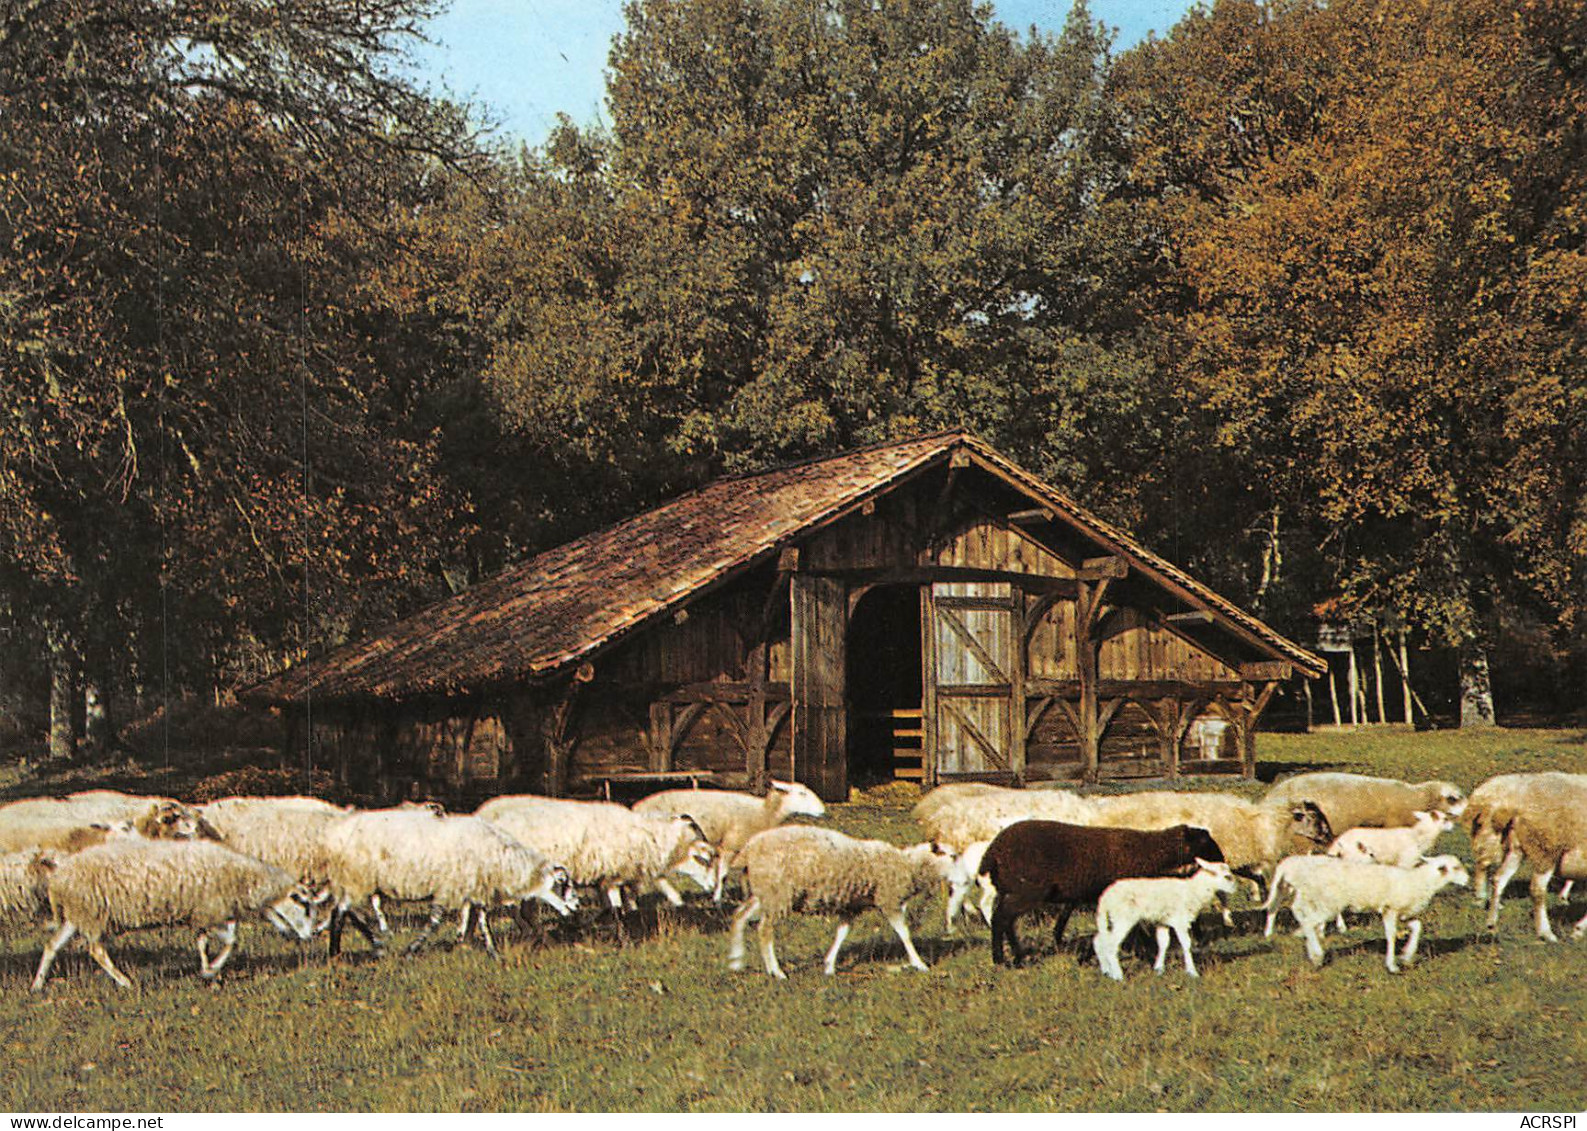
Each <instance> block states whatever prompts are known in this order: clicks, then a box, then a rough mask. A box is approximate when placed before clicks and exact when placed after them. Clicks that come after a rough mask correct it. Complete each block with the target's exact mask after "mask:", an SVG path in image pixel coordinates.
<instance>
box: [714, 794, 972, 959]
mask: <svg viewBox="0 0 1587 1131" xmlns="http://www.w3.org/2000/svg"><path fill="white" fill-rule="evenodd" d="M739 857H740V862H741V863H742V865H743V867H744V869H745V886H746V888H747V890H748V894H747V895H746V897H745V899H744V903H743V904H742V906H740V907H739V909H738V912H737V913H736V914H735V915H734V916H733V926H732V933H731V939H730V941H729V944H728V952H727V965H728V969H730V970H742V969H743V968H744V931H745V928H747V927H748V926H749V924H750V923H752V922H755V921H757V920H758V921H759V923H760V928H759V934H760V953H761V961H762V962H763V963H764V964H765V967H766V973H768V974H770V975H771V976H772V977H773V978H785V977H787V975H786V974H784V973H783V971H782V967H781V966H780V965H778V963H777V950H776V938H775V935H776V930H777V924H778V923H779V922H780V921H781V920H783V919H785V918H787V917H788V916H789V915H791V914H793V913H794V912H796V911H806V912H817V913H828V914H834V915H836V916H837V917H838V929H837V935H836V937H834V938H833V940H832V946H831V949H829V950H828V951H827V954H826V961H825V964H824V967H823V968H824V969H825V971H826V972H827V973H828V974H835V973H836V972H837V964H838V952H839V951H840V950H841V949H842V947H843V940H844V939H846V938H847V937H848V934H849V930H850V928H851V927H852V926H853V924H854V919H855V917H856V916H857V915H858V914H859V913H860V912H861V911H864V910H865V909H866V908H870V907H874V908H876V909H877V910H879V911H881V913H882V914H883V915H884V916H885V917H886V918H887V922H888V924H889V925H890V926H891V927H892V928H893V930H894V932H895V933H896V934H897V935H898V938H899V939H900V941H902V942H903V944H904V953H905V954H906V955H908V956H909V964H910V965H911V966H912V967H914V968H915V969H916V970H924V969H926V964H925V962H923V961H921V958H920V955H919V954H918V953H916V951H915V944H914V942H913V941H911V939H910V937H909V922H908V920H907V919H906V918H905V908H906V906H907V905H908V903H909V901H910V900H911V899H913V898H914V897H915V896H917V895H921V894H923V893H925V892H928V891H930V890H931V889H932V888H933V887H935V886H936V885H937V884H939V883H941V882H942V880H943V879H944V878H945V877H946V876H947V873H948V869H949V867H950V866H951V865H952V863H953V857H952V856H951V855H950V854H948V853H947V852H946V851H944V850H943V849H942V848H941V847H940V846H938V845H935V844H917V845H914V846H912V847H910V848H899V847H897V846H896V845H892V844H888V843H887V842H885V841H880V840H856V839H855V838H854V837H850V836H845V835H843V834H842V833H839V832H833V831H832V830H830V829H822V828H814V827H811V826H808V825H788V826H784V827H782V828H775V829H767V830H766V831H765V832H762V833H757V834H756V835H755V836H753V837H751V838H750V840H749V843H748V844H746V845H745V846H744V847H743V849H742V850H741V851H740V853H739Z"/></svg>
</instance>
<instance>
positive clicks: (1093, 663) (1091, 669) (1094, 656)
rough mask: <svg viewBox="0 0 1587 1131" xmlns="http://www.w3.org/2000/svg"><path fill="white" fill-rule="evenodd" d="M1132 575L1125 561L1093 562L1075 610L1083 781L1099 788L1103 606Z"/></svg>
mask: <svg viewBox="0 0 1587 1131" xmlns="http://www.w3.org/2000/svg"><path fill="white" fill-rule="evenodd" d="M1128 573H1129V564H1128V563H1127V562H1125V561H1124V559H1123V558H1113V557H1109V558H1089V559H1087V560H1086V561H1085V563H1084V565H1083V568H1082V569H1081V570H1080V573H1079V581H1080V594H1079V599H1078V600H1077V602H1076V606H1075V656H1076V658H1077V660H1078V662H1079V669H1080V758H1081V764H1082V771H1081V772H1082V776H1083V779H1084V780H1085V781H1086V782H1088V783H1092V784H1095V782H1096V780H1097V778H1098V777H1099V776H1100V775H1101V768H1102V719H1101V718H1100V714H1101V711H1100V706H1101V704H1100V697H1099V694H1098V686H1097V685H1098V683H1099V681H1100V674H1099V668H1100V661H1101V654H1102V641H1101V639H1100V637H1099V635H1098V633H1097V626H1098V622H1100V621H1101V619H1102V608H1103V602H1104V600H1105V599H1106V597H1107V594H1108V587H1109V586H1110V585H1111V584H1112V583H1113V581H1114V579H1115V578H1120V577H1124V576H1125V575H1126V574H1128Z"/></svg>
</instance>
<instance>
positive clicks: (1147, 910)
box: [1091, 860, 1239, 982]
mask: <svg viewBox="0 0 1587 1131" xmlns="http://www.w3.org/2000/svg"><path fill="white" fill-rule="evenodd" d="M1238 883H1239V880H1238V878H1237V877H1236V876H1235V874H1234V873H1233V872H1232V871H1231V870H1230V869H1229V866H1228V865H1227V864H1222V863H1218V862H1217V861H1212V860H1197V861H1196V871H1195V873H1194V874H1192V875H1190V876H1183V877H1180V876H1163V877H1155V878H1150V879H1132V880H1118V881H1115V882H1114V883H1112V884H1110V885H1109V886H1108V889H1107V890H1106V891H1104V892H1103V893H1102V895H1101V897H1100V898H1099V899H1098V900H1097V933H1096V934H1095V935H1094V936H1093V937H1092V939H1091V948H1092V950H1093V951H1095V952H1096V956H1097V965H1098V967H1099V968H1100V969H1101V970H1102V973H1104V974H1106V975H1107V976H1108V977H1109V978H1112V979H1113V980H1114V981H1117V982H1122V981H1123V980H1124V967H1123V966H1122V965H1120V963H1119V946H1120V944H1121V943H1123V942H1124V936H1126V935H1128V934H1129V933H1130V931H1131V929H1133V928H1134V926H1135V925H1136V924H1137V923H1151V924H1154V925H1155V926H1156V927H1157V961H1156V962H1154V963H1153V964H1152V969H1153V970H1154V971H1156V972H1157V973H1159V974H1161V973H1162V972H1163V964H1164V962H1165V961H1166V960H1167V958H1168V932H1169V929H1170V928H1172V929H1173V932H1174V935H1175V936H1176V937H1177V938H1178V939H1179V949H1180V950H1181V951H1183V952H1184V955H1185V973H1187V974H1189V975H1190V976H1191V977H1192V978H1195V977H1199V975H1198V974H1197V973H1196V961H1195V959H1194V958H1192V957H1191V954H1190V926H1191V924H1192V923H1194V922H1195V921H1196V916H1197V915H1199V914H1201V912H1202V911H1203V910H1205V909H1206V907H1207V906H1208V905H1209V904H1211V903H1212V901H1213V900H1214V899H1216V898H1217V897H1218V896H1219V895H1230V894H1232V893H1233V892H1234V889H1235V887H1236V886H1237V885H1238Z"/></svg>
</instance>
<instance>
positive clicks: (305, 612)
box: [0, 0, 475, 753]
mask: <svg viewBox="0 0 1587 1131" xmlns="http://www.w3.org/2000/svg"><path fill="white" fill-rule="evenodd" d="M429 11H430V5H429V4H427V3H424V2H422V0H375V2H373V3H366V4H360V5H356V6H348V5H344V4H341V3H337V2H334V0H294V2H290V3H287V4H281V5H272V6H260V5H254V4H246V3H241V2H230V0H223V2H221V3H197V2H186V0H179V2H177V3H174V4H173V3H156V2H153V0H99V2H89V0H57V2H53V3H51V2H45V0H13V2H12V3H10V4H7V5H3V6H0V116H3V118H4V120H5V121H6V124H7V128H6V130H5V131H4V132H3V134H0V242H3V244H4V246H5V247H6V248H7V250H8V255H7V257H6V259H5V268H4V274H3V275H0V374H3V377H0V488H3V490H0V561H4V562H5V563H6V564H5V565H4V566H3V567H0V588H3V591H4V593H5V594H6V596H7V597H8V598H9V600H7V601H6V602H5V606H6V607H7V608H8V610H10V615H11V616H12V617H14V618H17V619H18V620H21V621H23V622H24V623H23V624H21V625H20V626H19V627H20V629H21V630H22V631H23V632H24V633H26V634H28V635H29V638H30V639H32V640H33V641H34V642H35V644H36V646H42V645H43V644H44V643H45V641H46V640H48V641H49V642H50V643H51V648H52V652H53V653H54V655H55V656H56V657H57V662H56V668H57V670H58V673H59V674H58V680H57V683H58V688H59V689H60V690H62V691H63V692H64V690H65V688H66V681H67V680H68V679H69V678H71V677H73V676H74V675H75V672H74V670H73V669H75V668H76V667H77V666H78V665H79V664H81V665H82V666H84V667H85V668H86V670H87V673H88V677H89V680H90V682H91V683H92V684H94V685H97V687H98V691H99V694H100V697H101V699H103V698H105V697H108V695H109V693H110V691H111V690H112V687H114V688H115V689H118V690H121V691H127V690H133V689H135V688H136V687H137V686H139V685H143V686H145V687H147V686H150V685H152V684H153V683H155V682H156V681H159V682H164V681H165V679H166V677H167V674H168V675H169V678H170V680H171V682H173V683H174V684H175V685H176V686H177V687H178V688H193V687H196V688H208V687H210V686H213V685H214V683H215V681H216V680H217V679H218V678H222V676H221V673H223V672H230V673H231V674H230V676H228V677H225V678H237V677H238V676H239V675H240V674H242V673H243V672H244V671H245V669H243V668H240V667H239V665H240V664H243V663H244V662H247V663H252V664H258V663H259V662H260V661H261V660H262V659H264V658H266V657H268V656H271V655H279V654H281V653H282V652H284V651H287V652H290V651H292V650H301V649H303V648H305V647H307V646H309V644H310V642H311V641H314V640H322V639H324V638H326V637H327V636H330V635H332V634H334V633H337V632H342V631H347V630H348V629H350V628H351V627H352V626H353V625H354V624H356V623H358V620H359V618H360V617H362V616H366V615H380V614H379V611H378V610H380V609H382V608H384V609H387V610H389V607H390V602H391V601H392V600H393V599H397V598H398V597H399V595H400V594H401V593H402V592H403V591H404V590H406V589H412V588H414V587H415V585H416V584H425V583H430V582H429V579H419V578H416V577H415V576H414V574H415V573H416V572H417V571H418V570H420V569H421V568H422V563H428V562H433V561H435V560H436V559H437V558H439V557H441V556H442V555H441V554H440V552H439V550H438V547H437V545H436V539H437V538H438V536H439V535H440V534H441V532H442V529H443V527H444V525H445V523H444V521H443V519H444V516H445V515H446V514H447V513H448V511H449V509H450V505H451V504H450V502H449V500H448V499H447V498H446V497H445V492H443V490H442V488H441V485H440V483H439V482H438V480H437V478H436V476H435V474H434V464H435V459H436V455H435V451H434V445H435V441H434V437H432V436H427V435H423V434H415V433H413V432H412V431H410V430H409V425H408V418H409V415H410V410H411V407H412V405H413V403H414V402H415V400H416V399H417V398H419V397H420V396H421V395H422V392H423V382H424V377H423V371H422V359H421V360H418V361H415V362H413V363H410V368H407V369H403V368H401V367H398V368H396V369H395V370H393V369H391V368H387V364H388V363H389V362H390V361H391V358H389V357H388V356H383V355H382V351H381V346H380V339H381V335H382V330H383V329H384V328H386V327H387V326H389V321H387V322H384V323H383V322H382V321H381V320H382V319H384V318H386V317H387V316H386V315H384V314H383V313H382V312H380V311H379V310H375V309H372V308H371V307H370V305H369V304H368V303H363V304H362V305H360V292H359V288H358V286H357V284H356V281H355V280H356V278H357V275H358V273H359V272H360V271H361V270H363V269H364V266H365V264H366V262H367V260H368V258H369V257H370V256H380V255H389V254H391V253H392V247H391V246H390V245H389V244H385V243H383V242H382V237H381V236H380V235H379V234H378V229H379V228H380V227H381V226H382V225H383V224H384V223H385V221H386V219H387V210H388V209H390V208H392V207H393V206H394V205H397V204H399V203H401V202H402V201H403V200H404V198H405V197H406V199H407V201H408V202H409V203H410V204H411V203H413V202H414V201H415V200H417V199H419V198H421V197H422V195H423V193H424V191H425V190H424V187H423V186H424V182H425V179H426V177H427V176H429V175H430V172H431V171H433V170H434V169H435V168H438V167H443V168H444V167H446V166H447V165H448V164H450V165H452V166H459V167H462V166H467V165H468V164H469V163H470V162H472V161H473V160H474V159H475V158H474V154H473V150H472V147H471V142H470V141H469V138H468V135H467V132H466V129H465V128H464V125H463V121H462V118H461V116H460V115H459V114H458V113H457V112H456V111H453V110H451V109H449V108H447V107H444V106H441V105H439V104H435V103H432V102H430V101H428V100H427V99H425V98H423V97H421V96H420V95H418V94H416V93H415V92H413V91H411V90H409V89H408V88H407V87H405V86H403V85H402V84H401V83H400V82H397V81H395V80H393V79H391V78H389V77H388V76H387V73H386V69H385V67H384V64H383V60H384V59H385V58H386V57H387V56H388V55H389V52H390V50H391V48H392V45H393V40H394V39H395V38H396V37H400V36H402V35H406V34H411V33H412V32H413V31H414V30H415V29H416V27H417V23H418V21H419V20H421V19H422V18H424V16H426V15H427V14H428V13H429ZM393 547H395V548H396V552H393V550H392V548H393ZM250 648H256V649H258V651H259V652H260V653H262V655H253V656H250V655H249V650H250ZM62 701H63V704H64V703H66V702H68V700H67V699H66V697H65V696H64V694H63V695H62ZM61 709H62V710H66V709H69V708H68V707H66V706H64V705H63V707H62V708H61ZM57 733H60V734H62V735H65V734H66V733H68V732H67V731H66V730H64V729H59V730H58V731H57ZM68 747H69V743H67V742H66V741H65V740H64V739H63V740H62V741H61V742H60V743H59V744H58V746H57V752H58V753H64V752H66V749H67V748H68Z"/></svg>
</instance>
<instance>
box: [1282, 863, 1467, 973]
mask: <svg viewBox="0 0 1587 1131" xmlns="http://www.w3.org/2000/svg"><path fill="white" fill-rule="evenodd" d="M1296 859H1298V860H1304V861H1305V862H1306V863H1305V866H1304V867H1303V868H1293V869H1289V870H1287V871H1286V872H1285V874H1284V876H1283V881H1284V882H1285V883H1286V884H1287V885H1288V886H1289V887H1290V889H1291V890H1292V891H1293V892H1294V893H1295V902H1294V904H1293V905H1292V906H1291V908H1290V910H1291V911H1292V912H1294V915H1295V921H1296V922H1297V923H1299V924H1300V929H1299V931H1298V932H1297V933H1298V934H1300V935H1301V937H1302V938H1304V939H1305V940H1306V954H1307V957H1309V958H1310V959H1311V960H1312V963H1313V965H1316V966H1321V965H1322V963H1323V945H1322V934H1321V928H1322V927H1323V926H1324V925H1325V924H1326V923H1327V922H1328V920H1329V919H1334V918H1336V917H1338V916H1339V915H1340V914H1341V913H1342V912H1345V911H1376V912H1378V913H1379V914H1381V915H1382V916H1383V936H1384V939H1385V940H1386V942H1387V951H1386V953H1385V955H1384V965H1386V966H1387V967H1388V970H1389V973H1391V974H1398V973H1399V972H1400V967H1399V965H1398V964H1396V962H1395V959H1394V941H1395V935H1396V932H1397V931H1398V929H1399V921H1400V920H1401V919H1402V918H1404V919H1405V920H1406V922H1407V925H1408V926H1409V927H1410V929H1411V932H1410V937H1409V938H1408V939H1407V940H1406V942H1405V949H1404V951H1403V952H1402V953H1401V955H1400V961H1401V962H1403V963H1405V964H1406V965H1409V964H1410V963H1412V962H1414V961H1415V960H1416V946H1417V943H1418V942H1420V941H1421V937H1422V921H1421V918H1420V916H1421V913H1422V911H1423V910H1425V909H1426V907H1427V905H1428V904H1429V903H1431V902H1432V900H1433V896H1435V895H1437V894H1438V893H1439V892H1440V891H1442V890H1443V889H1444V888H1445V887H1448V886H1449V885H1451V884H1458V885H1465V884H1466V883H1468V882H1470V879H1471V877H1470V875H1469V874H1468V873H1467V872H1466V869H1465V866H1464V865H1462V864H1461V862H1460V860H1459V859H1458V858H1457V857H1454V856H1434V857H1430V858H1428V859H1424V860H1422V861H1420V862H1419V863H1417V865H1416V866H1415V867H1414V868H1396V867H1395V866H1394V865H1392V864H1373V863H1370V862H1368V861H1364V860H1341V859H1339V858H1338V857H1336V856H1308V857H1299V858H1296ZM1285 863H1286V864H1288V863H1290V862H1289V861H1286V862H1285ZM1277 895H1278V884H1277V882H1275V883H1274V890H1273V892H1272V894H1271V896H1270V897H1269V898H1270V900H1276V898H1277ZM1270 923H1271V921H1270Z"/></svg>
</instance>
